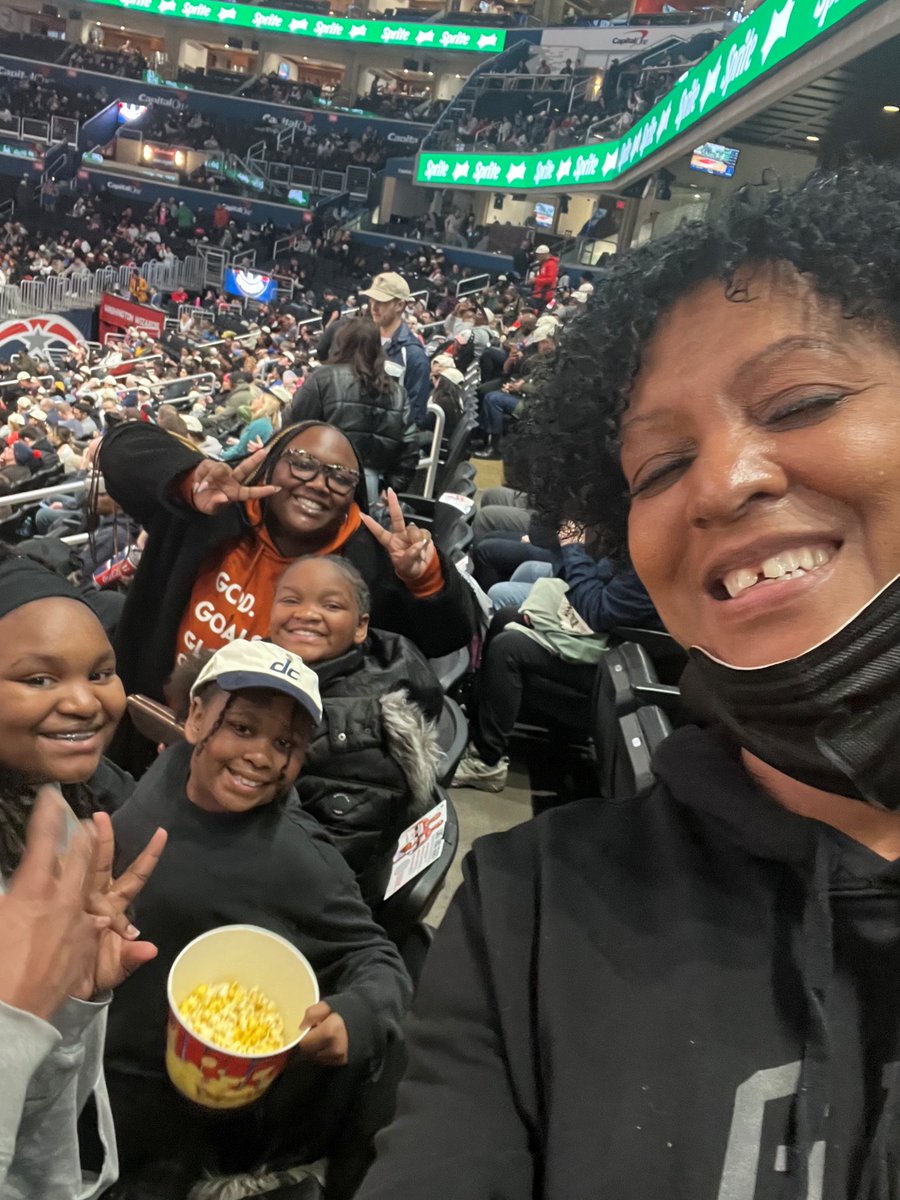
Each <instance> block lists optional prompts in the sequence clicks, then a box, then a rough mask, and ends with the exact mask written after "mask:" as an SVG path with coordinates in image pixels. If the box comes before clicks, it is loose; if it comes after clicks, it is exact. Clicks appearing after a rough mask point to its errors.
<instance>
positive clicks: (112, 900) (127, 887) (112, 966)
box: [74, 813, 166, 1000]
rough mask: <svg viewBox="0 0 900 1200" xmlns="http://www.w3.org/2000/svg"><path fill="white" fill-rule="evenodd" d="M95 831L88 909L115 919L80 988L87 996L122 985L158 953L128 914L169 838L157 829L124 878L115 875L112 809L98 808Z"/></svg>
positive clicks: (108, 918) (123, 874) (110, 921)
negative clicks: (145, 939) (102, 810)
mask: <svg viewBox="0 0 900 1200" xmlns="http://www.w3.org/2000/svg"><path fill="white" fill-rule="evenodd" d="M93 832H94V835H95V838H96V845H97V854H96V858H95V862H94V870H93V873H92V876H91V882H90V891H89V893H88V898H87V903H86V905H85V910H86V911H87V912H88V913H90V914H92V915H93V916H95V917H101V918H105V919H106V920H107V921H108V922H109V924H108V927H107V928H106V929H104V930H103V931H102V932H101V934H100V941H99V945H98V949H97V955H96V958H95V960H94V962H93V963H92V969H91V970H90V971H89V972H88V973H86V975H85V977H84V979H83V980H82V983H81V986H80V987H79V989H78V991H77V992H75V993H74V994H75V995H76V996H77V997H79V998H80V999H84V1000H87V999H90V997H91V996H93V995H94V993H95V992H104V991H108V990H109V989H110V988H115V987H118V986H119V984H120V983H121V982H122V980H123V979H126V978H127V977H128V976H129V975H131V974H132V973H133V972H134V971H136V970H137V968H138V967H139V966H141V965H142V964H143V963H145V962H149V961H150V959H151V958H155V957H156V947H155V946H154V945H153V944H152V943H150V942H140V941H138V940H137V939H138V938H139V937H140V933H139V931H138V930H137V929H135V927H134V926H133V925H132V924H131V923H130V921H129V920H128V917H127V915H126V909H127V908H128V906H129V904H131V902H132V900H134V899H135V897H136V896H138V895H139V894H140V892H141V890H142V888H143V887H144V884H145V883H146V882H147V880H148V879H149V878H150V876H151V875H152V873H153V871H154V869H155V868H156V864H157V863H158V862H159V856H160V855H161V854H162V852H163V848H164V846H165V844H166V831H165V830H164V829H157V831H156V832H155V833H154V835H153V837H151V839H150V841H149V842H148V843H147V845H146V846H145V847H144V849H143V850H142V851H141V853H140V854H139V855H138V856H137V858H136V859H135V860H134V862H133V863H132V864H131V865H130V866H129V867H128V868H127V869H126V870H125V871H123V872H122V874H121V875H120V876H119V877H118V879H113V877H112V865H113V858H114V857H115V841H114V838H113V827H112V821H111V820H110V818H109V813H94V829H93Z"/></svg>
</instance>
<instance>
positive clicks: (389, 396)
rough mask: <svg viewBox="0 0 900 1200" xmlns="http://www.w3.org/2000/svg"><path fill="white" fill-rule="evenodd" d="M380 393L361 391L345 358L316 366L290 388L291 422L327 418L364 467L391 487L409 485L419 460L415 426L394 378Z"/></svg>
mask: <svg viewBox="0 0 900 1200" xmlns="http://www.w3.org/2000/svg"><path fill="white" fill-rule="evenodd" d="M390 384H391V388H390V391H389V392H387V393H385V394H382V395H381V396H377V397H372V396H369V395H366V394H365V393H364V392H363V390H362V387H361V385H360V381H359V378H358V376H357V375H356V373H355V372H354V370H353V368H352V367H351V366H350V365H349V364H348V363H329V364H327V365H326V366H324V367H317V368H316V370H315V371H313V372H312V374H311V375H309V376H308V377H307V378H306V379H305V380H304V381H303V384H302V385H301V386H300V387H299V388H298V389H297V391H296V392H294V404H293V407H292V409H291V421H292V422H296V421H327V422H328V423H329V425H336V426H337V427H338V429H340V431H341V433H344V434H346V436H347V437H348V438H349V439H350V441H351V442H352V444H353V448H354V449H355V450H356V453H357V455H358V456H359V458H360V461H361V462H362V464H363V466H364V467H366V469H367V470H370V471H376V472H377V473H378V476H379V478H380V480H381V481H383V482H384V483H385V484H386V485H387V486H388V487H392V488H394V490H395V491H398V492H400V491H403V490H404V488H406V487H407V486H408V485H409V482H410V480H411V479H412V477H413V475H414V474H415V471H416V465H417V464H418V461H419V448H418V445H417V444H416V426H415V424H414V422H413V419H412V416H411V414H410V409H409V398H408V397H407V395H406V391H405V389H404V388H403V387H402V386H401V384H399V383H398V382H397V380H395V379H391V380H390Z"/></svg>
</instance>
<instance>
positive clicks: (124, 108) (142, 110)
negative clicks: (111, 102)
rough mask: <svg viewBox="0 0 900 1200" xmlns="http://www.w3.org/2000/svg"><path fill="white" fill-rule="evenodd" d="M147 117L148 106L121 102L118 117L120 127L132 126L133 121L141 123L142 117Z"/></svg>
mask: <svg viewBox="0 0 900 1200" xmlns="http://www.w3.org/2000/svg"><path fill="white" fill-rule="evenodd" d="M146 115H147V105H146V104H126V103H125V101H124V100H120V101H119V111H118V114H117V116H118V121H119V124H120V125H130V124H131V123H132V121H139V120H140V119H141V117H144V116H146Z"/></svg>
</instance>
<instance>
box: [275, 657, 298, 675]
mask: <svg viewBox="0 0 900 1200" xmlns="http://www.w3.org/2000/svg"><path fill="white" fill-rule="evenodd" d="M269 670H270V671H275V672H277V674H279V675H287V677H288V679H299V678H300V672H299V671H298V670H297V669H296V668H295V666H294V660H293V659H292V658H286V659H285V660H284V662H273V663H271V664H270V666H269Z"/></svg>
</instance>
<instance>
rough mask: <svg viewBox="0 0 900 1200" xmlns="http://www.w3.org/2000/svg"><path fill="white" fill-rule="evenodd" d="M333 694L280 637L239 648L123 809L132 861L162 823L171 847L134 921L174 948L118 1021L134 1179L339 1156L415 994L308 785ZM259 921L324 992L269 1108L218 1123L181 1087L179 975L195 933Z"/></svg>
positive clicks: (211, 668) (115, 1074)
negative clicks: (151, 1173)
mask: <svg viewBox="0 0 900 1200" xmlns="http://www.w3.org/2000/svg"><path fill="white" fill-rule="evenodd" d="M319 703H320V702H319V693H318V686H317V684H316V680H315V676H314V675H313V673H312V671H310V670H309V669H308V668H306V667H305V666H304V665H303V663H302V661H301V660H299V659H298V658H296V656H294V655H292V654H289V653H287V652H285V651H283V650H281V649H277V648H275V647H273V646H272V645H271V644H269V643H266V642H245V641H238V642H234V643H232V644H231V645H229V646H226V647H224V648H223V649H222V650H219V651H218V652H217V653H216V654H214V655H213V656H212V658H211V659H210V660H209V662H208V663H207V664H206V666H205V667H204V668H203V671H202V672H201V674H200V676H199V677H198V679H197V680H196V682H195V684H194V686H193V688H192V689H191V707H190V711H189V714H188V718H187V721H186V725H185V737H186V743H184V744H179V745H175V746H172V747H171V748H170V749H169V750H168V751H166V752H165V753H164V754H163V755H161V756H160V758H159V759H157V761H156V762H155V763H154V765H153V767H152V768H151V769H150V771H149V772H148V773H147V774H146V775H145V776H144V777H143V779H142V780H141V782H140V784H139V785H138V787H137V790H136V791H135V794H134V796H133V797H132V799H131V800H130V801H129V803H128V804H126V805H125V806H124V808H123V809H122V810H121V811H120V812H119V813H118V814H117V816H116V839H117V845H118V847H119V851H120V853H121V854H122V855H123V856H127V855H128V853H129V849H130V847H131V846H132V845H137V844H138V843H140V842H141V839H142V836H143V831H144V830H145V829H146V828H149V827H150V826H153V827H154V828H155V827H156V826H157V825H159V824H163V825H164V826H165V827H166V828H167V830H168V832H169V847H170V849H171V855H170V856H169V857H168V858H167V863H166V866H167V869H166V870H165V871H164V873H162V874H157V875H155V876H154V878H153V879H152V880H151V881H150V884H149V885H148V887H147V889H146V890H145V892H144V893H143V895H142V896H141V899H140V901H139V903H138V905H137V907H136V910H135V913H134V920H135V923H136V924H137V925H138V926H139V927H140V928H142V929H143V930H144V932H145V933H149V931H150V930H156V931H158V935H159V936H158V943H157V944H158V946H159V956H158V958H157V959H156V961H155V962H154V963H153V970H152V972H150V973H148V974H146V975H143V974H142V975H139V976H136V977H135V978H133V979H130V980H128V981H127V982H126V984H125V985H124V987H123V989H122V991H121V994H120V995H119V997H118V998H117V999H118V1002H117V1004H116V1006H115V1007H114V1009H113V1012H112V1014H111V1019H110V1023H109V1034H108V1038H107V1067H108V1079H109V1085H110V1093H111V1098H112V1103H113V1110H114V1113H115V1117H116V1125H117V1129H118V1131H119V1134H120V1155H121V1162H122V1169H123V1177H126V1178H127V1176H128V1175H129V1173H131V1172H134V1171H135V1170H136V1169H139V1168H141V1167H142V1166H143V1165H146V1164H153V1163H154V1162H157V1161H159V1160H168V1161H170V1162H171V1161H172V1160H175V1161H177V1162H179V1164H180V1168H181V1170H182V1171H183V1172H184V1175H185V1178H186V1179H187V1180H188V1181H189V1179H190V1178H191V1177H192V1176H193V1177H197V1176H199V1174H200V1173H201V1172H202V1170H203V1169H204V1167H206V1168H211V1169H214V1170H215V1169H222V1170H226V1171H231V1170H245V1169H250V1168H252V1167H254V1166H255V1165H257V1163H259V1162H262V1161H270V1162H271V1161H272V1160H273V1159H277V1158H278V1157H279V1156H285V1157H286V1158H289V1159H291V1160H292V1161H311V1160H313V1159H315V1158H317V1157H319V1156H320V1155H322V1154H324V1153H326V1152H328V1153H330V1152H332V1151H333V1150H334V1148H335V1146H336V1145H337V1143H338V1142H339V1140H340V1138H339V1135H340V1134H341V1133H342V1132H344V1130H345V1129H346V1127H347V1126H348V1125H349V1123H350V1112H351V1109H352V1107H353V1104H354V1102H355V1101H356V1100H357V1099H358V1096H359V1093H360V1089H361V1088H362V1087H363V1085H364V1084H365V1083H366V1082H367V1081H368V1080H369V1079H370V1078H371V1077H372V1075H373V1074H374V1073H376V1072H377V1071H378V1070H379V1068H380V1067H381V1064H382V1063H383V1060H384V1058H385V1055H386V1053H387V1052H388V1051H389V1049H390V1047H391V1045H392V1044H393V1043H394V1042H395V1041H396V1040H397V1039H398V1038H399V1025H400V1021H401V1019H402V1017H403V1014H404V1011H405V1008H406V1005H407V1003H408V1002H409V999H410V993H411V986H410V982H409V979H408V976H407V974H406V971H405V969H404V967H403V965H402V962H401V961H400V957H399V955H398V953H397V951H396V949H395V948H394V946H393V945H392V944H391V943H390V942H389V941H388V940H387V938H386V937H385V935H384V934H383V933H382V931H381V930H380V929H379V928H378V927H377V926H376V925H375V924H374V922H373V921H372V917H371V914H370V913H369V910H368V908H367V907H366V905H365V904H364V902H363V900H362V898H361V896H360V894H359V890H358V888H357V886H356V883H355V881H354V879H353V876H352V873H351V872H350V870H349V869H348V868H347V866H346V865H345V863H344V862H343V860H342V859H341V857H340V855H339V854H338V853H337V852H336V851H335V850H334V849H333V847H332V846H331V844H330V842H329V841H328V840H327V838H326V837H324V836H323V834H322V833H321V831H320V829H319V827H318V825H317V823H316V822H315V821H314V820H312V819H311V818H310V817H307V816H306V814H305V813H304V812H303V811H302V809H301V808H300V806H299V804H298V803H297V801H296V796H295V794H294V793H293V783H294V780H295V779H296V776H297V774H298V772H299V770H300V768H301V766H302V764H303V758H304V755H305V753H306V748H307V745H308V742H309V738H310V735H311V733H312V730H313V728H314V727H315V725H316V724H317V723H318V720H319V717H320V715H321V710H320V707H319ZM242 923H249V924H253V925H259V926H262V927H263V928H266V929H270V930H272V931H273V932H275V933H278V934H281V935H282V936H283V937H286V938H287V939H288V940H290V941H292V942H293V943H294V944H295V945H296V946H297V947H298V948H299V949H300V950H301V951H302V952H303V953H304V954H305V955H306V957H307V958H308V959H309V961H310V962H311V963H312V966H313V968H314V970H315V972H316V975H317V977H318V980H319V984H320V988H321V993H322V997H323V999H322V1001H321V1002H320V1003H319V1004H317V1005H315V1006H314V1007H313V1008H311V1009H309V1010H308V1012H307V1014H306V1018H305V1023H307V1024H309V1025H310V1026H311V1029H310V1032H309V1033H308V1034H307V1035H306V1037H305V1038H304V1040H303V1041H302V1042H301V1043H300V1046H299V1048H298V1051H297V1059H296V1061H295V1062H294V1063H293V1064H292V1065H289V1067H288V1070H287V1071H286V1073H285V1075H284V1076H282V1078H281V1079H280V1080H278V1081H277V1082H276V1084H275V1085H274V1086H273V1088H272V1089H271V1091H270V1092H269V1093H268V1094H267V1096H266V1097H265V1098H264V1099H263V1100H262V1101H261V1102H260V1104H259V1105H258V1106H256V1107H255V1108H253V1109H251V1110H248V1111H247V1112H243V1113H238V1114H233V1115H232V1116H229V1117H224V1118H217V1119H215V1120H212V1121H209V1120H206V1119H204V1117H203V1116H197V1115H196V1114H195V1112H194V1111H193V1110H191V1109H190V1107H189V1106H188V1105H186V1104H183V1103H182V1102H181V1101H180V1100H179V1098H178V1097H177V1096H176V1095H175V1093H174V1091H173V1090H172V1088H171V1087H170V1085H169V1084H168V1082H167V1080H166V1079H165V1070H164V1062H163V1055H164V1046H165V1021H166V977H167V974H168V971H169V968H170V967H171V965H172V962H173V961H174V959H175V958H176V957H177V955H178V953H179V952H180V951H181V950H182V949H183V947H184V946H185V945H187V943H188V942H190V941H191V940H192V939H193V938H195V937H197V936H198V935H199V934H201V933H203V932H205V931H207V930H209V929H215V928H216V927H218V926H220V925H228V924H242Z"/></svg>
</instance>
